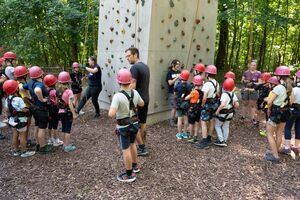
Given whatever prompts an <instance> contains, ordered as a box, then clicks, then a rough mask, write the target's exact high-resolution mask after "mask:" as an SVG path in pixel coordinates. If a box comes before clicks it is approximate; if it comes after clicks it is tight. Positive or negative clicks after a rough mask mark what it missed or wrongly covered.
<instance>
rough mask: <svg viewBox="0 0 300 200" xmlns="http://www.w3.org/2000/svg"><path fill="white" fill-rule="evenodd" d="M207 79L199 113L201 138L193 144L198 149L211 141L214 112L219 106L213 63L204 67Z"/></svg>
mask: <svg viewBox="0 0 300 200" xmlns="http://www.w3.org/2000/svg"><path fill="white" fill-rule="evenodd" d="M205 74H206V77H207V81H206V82H205V83H204V85H203V87H202V92H203V100H202V110H201V115H200V120H201V130H202V140H201V141H199V143H198V144H197V145H196V146H195V147H196V148H198V149H207V148H209V146H208V145H209V144H210V143H211V134H212V132H213V130H214V127H215V126H214V113H215V112H216V110H217V108H218V106H219V100H218V94H219V90H220V88H219V83H218V82H217V81H216V80H215V76H216V75H217V68H216V66H214V65H209V66H207V67H206V69H205Z"/></svg>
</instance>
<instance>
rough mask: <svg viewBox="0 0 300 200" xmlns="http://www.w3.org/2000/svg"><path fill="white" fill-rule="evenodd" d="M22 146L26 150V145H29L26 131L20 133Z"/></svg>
mask: <svg viewBox="0 0 300 200" xmlns="http://www.w3.org/2000/svg"><path fill="white" fill-rule="evenodd" d="M20 146H21V150H22V151H26V146H27V138H26V132H24V133H20Z"/></svg>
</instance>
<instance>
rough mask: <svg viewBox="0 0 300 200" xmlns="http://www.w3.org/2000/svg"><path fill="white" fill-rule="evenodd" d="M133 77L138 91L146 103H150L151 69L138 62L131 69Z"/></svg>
mask: <svg viewBox="0 0 300 200" xmlns="http://www.w3.org/2000/svg"><path fill="white" fill-rule="evenodd" d="M130 72H131V74H132V77H133V78H134V79H135V80H136V90H137V91H138V93H139V94H140V95H141V97H142V98H143V100H144V102H145V103H149V82H150V71H149V67H148V66H147V65H146V64H144V63H142V62H138V63H136V64H134V65H132V67H131V68H130Z"/></svg>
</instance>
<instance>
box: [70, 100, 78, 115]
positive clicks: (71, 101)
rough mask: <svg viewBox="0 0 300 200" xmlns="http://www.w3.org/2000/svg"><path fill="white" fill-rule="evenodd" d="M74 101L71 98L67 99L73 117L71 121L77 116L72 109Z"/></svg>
mask: <svg viewBox="0 0 300 200" xmlns="http://www.w3.org/2000/svg"><path fill="white" fill-rule="evenodd" d="M74 101H75V99H74V97H73V96H71V97H69V108H70V111H71V112H72V115H73V119H76V118H77V117H78V115H77V114H76V113H75V108H74V103H75V102H74Z"/></svg>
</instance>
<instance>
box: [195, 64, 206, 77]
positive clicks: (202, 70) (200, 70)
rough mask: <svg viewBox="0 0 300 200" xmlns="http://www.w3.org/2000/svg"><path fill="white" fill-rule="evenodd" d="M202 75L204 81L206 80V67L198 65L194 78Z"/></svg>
mask: <svg viewBox="0 0 300 200" xmlns="http://www.w3.org/2000/svg"><path fill="white" fill-rule="evenodd" d="M197 75H200V76H201V78H202V79H203V80H204V78H205V65H204V64H203V63H197V64H196V65H195V66H194V76H197Z"/></svg>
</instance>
